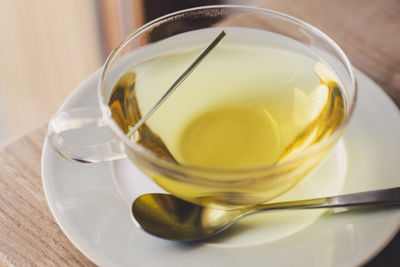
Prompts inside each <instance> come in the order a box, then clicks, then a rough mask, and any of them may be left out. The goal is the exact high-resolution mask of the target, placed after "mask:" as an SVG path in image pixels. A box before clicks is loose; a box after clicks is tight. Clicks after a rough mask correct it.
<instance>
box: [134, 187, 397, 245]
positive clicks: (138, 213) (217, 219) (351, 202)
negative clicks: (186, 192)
mask: <svg viewBox="0 0 400 267" xmlns="http://www.w3.org/2000/svg"><path fill="white" fill-rule="evenodd" d="M398 203H400V187H396V188H389V189H383V190H375V191H368V192H361V193H354V194H347V195H339V196H333V197H323V198H315V199H306V200H297V201H288V202H279V203H270V204H258V205H255V206H251V207H248V208H243V209H236V210H221V209H214V208H210V207H204V206H200V205H196V204H192V203H189V202H186V201H184V200H181V199H179V198H177V197H174V196H173V195H169V194H145V195H142V196H140V197H138V198H137V199H136V200H135V201H134V202H133V204H132V213H133V216H134V217H135V219H136V221H137V222H138V223H139V224H140V226H141V227H142V228H143V229H144V230H145V231H146V232H148V233H150V234H152V235H155V236H158V237H162V238H166V239H171V240H178V241H194V240H201V239H206V238H209V237H211V236H214V235H215V234H217V233H220V232H222V231H223V230H225V229H227V228H228V227H229V226H231V225H232V224H233V223H235V222H237V221H238V220H239V219H241V218H243V217H244V216H247V215H250V214H252V213H257V212H261V211H271V210H283V209H317V208H336V207H350V206H361V205H382V204H384V205H388V204H398Z"/></svg>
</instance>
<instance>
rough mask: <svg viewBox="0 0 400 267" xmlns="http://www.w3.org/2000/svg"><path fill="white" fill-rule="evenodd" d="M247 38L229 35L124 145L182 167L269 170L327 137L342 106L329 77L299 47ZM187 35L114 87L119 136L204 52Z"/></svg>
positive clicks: (235, 32)
mask: <svg viewBox="0 0 400 267" xmlns="http://www.w3.org/2000/svg"><path fill="white" fill-rule="evenodd" d="M253 31H254V32H252V31H251V30H250V31H249V30H246V31H245V32H244V31H243V30H241V29H229V30H228V31H227V36H226V38H225V39H223V40H222V41H221V43H220V44H218V46H217V47H216V48H214V50H213V51H212V52H211V53H210V54H209V55H208V56H207V57H206V58H205V59H204V60H203V61H202V62H201V63H200V65H199V66H198V67H197V68H196V69H195V70H194V71H193V72H192V73H191V74H190V75H189V77H188V78H187V79H186V80H185V81H184V82H183V83H182V84H181V85H180V86H179V87H178V88H177V89H176V91H175V92H174V93H173V94H172V95H171V96H170V97H169V98H168V99H167V100H166V101H165V102H164V103H163V104H162V105H161V107H160V108H159V109H158V110H157V111H156V112H155V113H154V114H153V115H152V116H151V117H150V118H149V119H148V120H147V121H146V123H145V124H144V125H143V126H142V127H140V128H139V130H138V131H137V132H136V133H135V134H134V135H132V136H131V137H130V138H131V141H132V142H136V143H139V144H141V145H142V146H145V147H146V148H147V149H149V150H152V151H154V152H156V153H159V154H160V155H162V156H164V157H165V158H166V159H169V160H172V161H175V162H177V163H178V164H182V165H194V166H200V167H211V168H230V169H232V168H234V169H235V168H236V169H243V168H255V167H261V166H266V165H274V164H277V163H279V162H282V161H285V160H287V159H290V158H292V157H295V156H296V155H297V154H298V153H300V152H302V151H304V150H306V149H307V148H309V147H310V146H312V145H313V144H315V143H318V142H320V141H322V140H324V139H325V138H327V137H329V136H330V135H331V133H332V132H333V131H335V129H336V128H337V127H338V125H339V124H340V123H341V122H342V120H343V118H344V115H345V112H346V105H347V103H346V96H345V93H344V91H343V89H342V88H341V82H340V81H339V80H338V78H337V75H336V74H335V73H334V72H333V71H332V69H331V68H330V67H329V65H327V64H326V63H325V62H324V61H323V60H322V59H320V58H318V57H317V56H316V55H315V54H314V53H313V52H312V51H311V50H310V49H309V48H307V47H305V46H304V45H301V44H299V43H297V42H295V41H293V40H290V39H288V38H285V37H281V36H279V35H274V34H271V35H270V36H269V35H266V36H265V34H264V36H261V37H260V32H259V31H257V30H253ZM189 34H190V33H186V34H182V36H180V37H179V40H180V41H179V42H178V38H176V39H177V40H176V41H175V46H173V45H171V43H174V42H170V44H169V45H166V46H165V47H164V49H163V46H159V49H158V50H157V53H156V54H153V55H151V54H149V55H148V56H147V57H144V58H143V60H141V61H140V62H135V63H134V64H132V66H131V68H130V69H129V70H128V71H127V72H126V73H125V74H124V75H122V77H121V78H120V79H119V81H118V82H117V83H116V85H115V87H114V90H113V93H112V95H111V97H110V102H109V106H110V108H111V111H112V117H113V118H114V120H115V121H116V122H117V123H118V125H119V126H120V127H121V129H122V130H123V131H124V132H125V133H128V132H129V129H130V128H131V127H132V126H134V125H135V123H136V122H137V121H138V120H139V119H140V118H141V116H142V115H143V114H145V113H146V112H147V111H148V110H149V109H150V108H151V107H152V106H153V105H154V104H155V103H156V102H157V100H158V99H159V98H160V97H161V96H162V95H163V94H164V93H165V91H166V90H167V89H168V88H169V86H171V85H172V83H173V82H174V81H175V80H176V79H177V78H178V77H179V75H180V74H181V73H182V72H183V71H185V69H186V68H187V67H188V66H189V65H190V64H191V63H192V62H193V60H194V59H195V58H196V57H197V56H198V55H199V54H200V53H201V51H202V49H204V47H205V46H204V45H203V46H199V45H197V44H196V43H190V39H191V38H190V37H189V36H187V38H185V35H189ZM191 34H193V33H191ZM261 35H262V34H261ZM209 39H210V40H211V39H212V38H209ZM321 156H322V155H321ZM153 178H154V179H155V181H156V182H157V183H159V184H160V185H161V186H162V187H164V188H165V189H167V191H170V192H171V191H172V192H173V191H174V190H186V195H187V199H189V200H190V198H201V195H202V193H201V192H203V191H204V190H206V189H204V188H202V189H199V188H197V189H196V188H194V187H193V188H187V187H185V188H180V187H179V186H180V185H179V183H176V182H172V181H169V179H168V178H166V179H164V178H163V177H162V176H159V177H153ZM171 188H172V189H171ZM260 190H262V189H260ZM228 191H229V190H227V192H223V193H224V194H229V192H228ZM245 191H246V190H243V192H245ZM191 192H192V193H191ZM219 193H221V192H219ZM216 194H218V192H216ZM234 195H235V196H237V195H239V198H240V190H239V189H235V193H234ZM207 201H210V200H209V199H208V200H207ZM211 201H212V200H211Z"/></svg>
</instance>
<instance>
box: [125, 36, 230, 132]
mask: <svg viewBox="0 0 400 267" xmlns="http://www.w3.org/2000/svg"><path fill="white" fill-rule="evenodd" d="M225 35H226V33H225V31H222V32H221V33H220V34H219V35H218V36H217V37H216V38H215V39H214V41H212V43H211V44H210V45H209V46H208V47H207V48H206V49H205V50H204V51H203V52H202V53H201V54H200V56H198V57H197V58H196V60H195V61H193V63H192V64H191V65H190V66H189V67H188V68H187V69H186V70H185V71H184V72H183V73H182V74H181V76H179V78H178V79H177V80H176V81H175V82H174V83H173V84H172V85H171V87H170V88H169V89H168V90H167V92H165V94H164V95H163V96H162V97H161V98H160V100H158V102H157V103H156V104H155V105H154V106H153V107H152V108H151V109H150V110H149V111H148V112H147V113H146V114H145V115H144V116H143V117H142V118H141V119H140V120H139V121H138V122H137V123H136V124H135V126H133V127H132V128H131V129H129V132H128V137H131V136H132V134H133V133H134V132H136V131H137V129H139V127H140V126H142V124H143V123H144V122H145V121H146V120H147V119H148V118H149V117H150V116H151V115H152V114H153V113H154V111H156V110H157V109H158V108H159V107H160V105H161V104H162V103H164V101H165V100H166V99H167V98H168V97H169V96H170V95H171V94H172V93H173V92H174V91H175V89H176V88H177V87H178V86H179V85H180V84H181V83H182V82H183V81H184V80H185V79H186V78H187V77H188V76H189V74H190V73H192V71H193V70H194V69H195V68H196V67H197V66H198V65H199V64H200V62H201V61H202V60H203V59H204V58H205V57H206V56H207V55H208V53H210V52H211V50H212V49H214V47H215V46H216V45H217V44H218V43H219V42H220V41H221V40H222V38H224V37H225Z"/></svg>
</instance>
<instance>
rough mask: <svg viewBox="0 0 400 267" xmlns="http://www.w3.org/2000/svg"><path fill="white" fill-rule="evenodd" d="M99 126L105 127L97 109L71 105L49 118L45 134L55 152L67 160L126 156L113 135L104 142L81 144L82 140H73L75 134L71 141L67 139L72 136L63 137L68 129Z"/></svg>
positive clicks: (114, 158) (120, 157)
mask: <svg viewBox="0 0 400 267" xmlns="http://www.w3.org/2000/svg"><path fill="white" fill-rule="evenodd" d="M100 127H106V125H105V123H104V120H103V119H102V114H101V112H100V110H99V109H98V108H93V107H84V108H74V109H69V110H66V111H61V112H59V113H57V114H55V115H54V116H53V117H52V118H51V120H50V122H49V126H48V130H47V137H48V141H49V142H50V144H51V145H52V147H53V148H54V149H55V151H56V152H57V153H58V154H59V155H60V156H62V157H63V158H65V159H68V160H74V161H78V162H83V163H96V162H103V161H111V160H117V159H122V158H125V157H126V155H125V153H124V152H123V147H122V143H121V142H119V141H117V140H116V139H114V137H112V138H109V139H110V140H107V141H105V142H99V143H94V144H82V141H81V142H76V139H79V137H78V138H77V137H75V142H74V140H69V139H74V138H67V137H66V136H65V135H66V133H67V132H68V131H71V130H74V129H82V128H100ZM82 132H83V131H82ZM80 134H82V133H80ZM75 136H76V134H75ZM87 137H89V138H87ZM84 139H90V136H86V138H84Z"/></svg>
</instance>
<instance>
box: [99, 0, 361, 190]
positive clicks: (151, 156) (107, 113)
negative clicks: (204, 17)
mask: <svg viewBox="0 0 400 267" xmlns="http://www.w3.org/2000/svg"><path fill="white" fill-rule="evenodd" d="M207 9H210V10H213V9H214V10H215V9H231V10H242V11H247V12H248V13H257V14H262V15H267V16H270V17H271V16H272V17H275V18H279V19H283V20H286V21H289V22H291V23H294V24H297V25H299V26H301V27H303V28H306V29H307V30H309V31H311V32H313V33H314V34H315V35H317V36H318V37H320V38H321V39H322V40H324V41H325V42H326V43H328V45H329V46H330V47H331V48H333V49H334V50H335V52H336V53H337V54H338V56H339V57H340V60H341V61H342V63H343V64H344V66H345V68H346V70H347V71H348V74H349V76H350V80H351V84H352V86H353V88H354V94H353V98H352V99H351V105H350V106H349V107H348V112H347V114H346V116H345V117H344V119H343V121H342V123H341V124H340V125H339V126H338V128H336V130H335V131H334V132H333V133H332V134H331V135H330V136H329V137H327V138H326V139H324V140H322V141H321V142H318V143H316V144H314V145H312V146H311V147H310V148H308V149H307V150H305V151H303V152H301V153H299V154H298V155H295V156H293V157H292V158H290V159H288V160H284V161H283V162H279V163H276V164H266V165H260V166H254V167H244V168H225V167H204V166H197V165H189V164H178V163H175V162H172V161H171V160H167V159H165V158H163V157H160V156H159V155H158V154H157V153H155V152H153V151H150V150H147V149H145V148H144V147H142V146H140V145H137V144H135V143H134V142H131V141H130V140H129V138H128V137H127V135H126V134H125V133H124V132H123V131H122V130H121V129H120V127H119V126H118V125H117V123H116V122H115V121H114V120H113V119H112V116H111V110H110V108H109V106H108V105H107V104H106V103H107V101H108V100H107V99H105V96H102V93H101V92H102V89H103V87H105V85H104V81H105V78H106V74H107V71H108V69H109V67H110V65H111V64H112V63H113V59H114V58H115V57H116V56H117V55H118V54H119V52H120V51H121V50H123V49H124V47H125V46H126V45H128V43H129V42H130V40H132V39H134V38H135V37H137V36H138V35H140V34H141V33H142V32H144V31H145V30H146V29H148V28H149V27H151V26H152V25H154V24H157V23H160V22H162V21H165V20H168V19H171V18H173V17H176V16H179V15H181V14H184V13H188V12H194V11H199V10H207ZM357 96H358V87H357V81H356V78H355V74H354V70H353V67H352V65H351V63H350V61H349V59H348V58H347V56H346V55H345V53H344V52H343V50H342V49H341V48H340V47H339V46H338V45H337V44H336V43H335V42H334V41H333V40H332V39H331V38H330V37H329V36H328V35H326V34H325V33H324V32H322V31H321V30H319V29H318V28H316V27H315V26H313V25H311V24H309V23H307V22H305V21H303V20H301V19H298V18H296V17H293V16H291V15H288V14H285V13H282V12H279V11H275V10H271V9H266V8H260V7H252V6H243V5H207V6H201V7H194V8H189V9H184V10H179V11H176V12H173V13H169V14H166V15H164V16H161V17H159V18H156V19H154V20H152V21H150V22H148V23H146V24H144V25H143V26H141V27H140V28H138V29H137V30H135V31H133V32H131V33H130V34H129V35H127V36H126V37H125V38H124V39H123V40H122V41H121V43H120V44H119V45H118V46H117V47H116V48H115V49H114V50H113V51H112V52H111V53H110V55H109V56H108V57H107V59H106V61H105V63H104V65H103V68H102V70H101V75H100V80H99V83H98V101H99V105H100V108H101V112H102V115H103V118H104V119H105V122H106V124H107V125H108V126H109V127H110V128H111V129H112V131H113V132H114V134H116V135H117V137H118V138H120V140H122V141H123V143H124V144H125V145H127V146H128V147H129V148H131V149H132V150H133V151H134V152H135V153H138V154H139V155H140V156H141V157H143V158H144V159H145V161H146V162H148V163H151V164H155V165H157V166H159V167H162V168H165V169H168V170H174V171H184V172H186V171H188V170H193V171H196V172H205V173H218V174H229V173H231V174H236V175H237V174H247V173H252V172H266V171H269V170H274V171H276V170H278V169H282V168H285V167H288V166H291V165H292V164H293V163H296V162H298V161H299V160H301V159H303V158H304V157H308V156H310V155H312V154H314V153H317V152H319V151H321V150H323V149H324V148H325V147H328V145H329V144H331V143H332V142H334V141H335V140H337V139H339V137H340V136H341V135H342V133H343V131H344V129H345V127H346V126H347V124H348V122H349V120H350V119H351V117H352V114H353V112H354V108H355V104H356V102H357ZM207 180H208V179H207ZM224 182H229V181H227V180H224Z"/></svg>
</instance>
